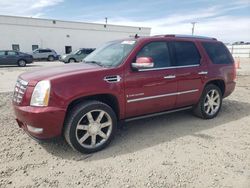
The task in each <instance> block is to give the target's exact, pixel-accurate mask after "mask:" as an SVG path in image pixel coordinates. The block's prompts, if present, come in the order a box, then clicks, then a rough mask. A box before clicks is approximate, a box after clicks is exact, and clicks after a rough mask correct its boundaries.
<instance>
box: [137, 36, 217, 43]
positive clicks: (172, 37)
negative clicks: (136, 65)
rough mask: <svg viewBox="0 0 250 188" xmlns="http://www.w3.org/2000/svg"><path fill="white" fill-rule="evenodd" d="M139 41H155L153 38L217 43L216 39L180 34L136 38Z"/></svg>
mask: <svg viewBox="0 0 250 188" xmlns="http://www.w3.org/2000/svg"><path fill="white" fill-rule="evenodd" d="M134 38H135V39H137V40H145V39H153V38H171V39H177V38H178V39H189V40H209V41H217V39H216V38H212V37H205V36H197V35H179V34H163V35H154V36H142V37H141V36H138V35H135V36H134Z"/></svg>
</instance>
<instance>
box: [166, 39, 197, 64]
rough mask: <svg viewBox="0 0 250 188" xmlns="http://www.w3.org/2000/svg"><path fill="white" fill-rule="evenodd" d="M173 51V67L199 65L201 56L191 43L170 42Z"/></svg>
mask: <svg viewBox="0 0 250 188" xmlns="http://www.w3.org/2000/svg"><path fill="white" fill-rule="evenodd" d="M171 44H172V47H173V48H174V51H175V66H188V65H198V64H200V59H201V56H200V54H199V52H198V50H197V48H196V46H195V44H194V43H193V42H182V41H175V42H171Z"/></svg>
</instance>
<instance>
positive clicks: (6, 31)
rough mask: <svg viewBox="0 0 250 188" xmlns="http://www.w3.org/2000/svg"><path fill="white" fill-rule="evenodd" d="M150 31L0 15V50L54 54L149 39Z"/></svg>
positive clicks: (144, 28) (148, 29) (139, 28)
mask: <svg viewBox="0 0 250 188" xmlns="http://www.w3.org/2000/svg"><path fill="white" fill-rule="evenodd" d="M150 31H151V28H147V27H139V26H138V27H131V26H118V25H109V24H107V25H105V24H96V23H84V22H70V21H60V20H50V19H40V18H39V19H38V18H27V17H16V16H1V15H0V49H2V50H10V49H15V50H18V49H19V50H20V51H23V52H30V51H32V50H34V49H36V48H38V47H39V48H51V49H54V50H55V51H56V52H57V53H58V54H63V53H66V51H70V50H72V51H74V50H77V49H78V48H96V47H98V46H99V45H100V44H102V43H104V42H106V41H110V40H115V39H120V38H127V37H130V36H134V35H135V34H138V35H139V36H148V35H150Z"/></svg>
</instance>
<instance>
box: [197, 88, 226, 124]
mask: <svg viewBox="0 0 250 188" xmlns="http://www.w3.org/2000/svg"><path fill="white" fill-rule="evenodd" d="M221 105H222V93H221V90H220V88H219V87H217V86H216V85H214V84H209V85H207V86H206V87H205V89H204V91H203V94H202V96H201V98H200V101H199V103H198V104H197V105H196V106H195V108H194V114H195V115H196V116H199V117H201V118H203V119H212V118H214V117H216V116H217V114H218V113H219V111H220V109H221Z"/></svg>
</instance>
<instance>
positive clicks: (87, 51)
mask: <svg viewBox="0 0 250 188" xmlns="http://www.w3.org/2000/svg"><path fill="white" fill-rule="evenodd" d="M93 51H94V50H92V49H87V50H86V51H85V53H86V54H90V53H91V52H93Z"/></svg>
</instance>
